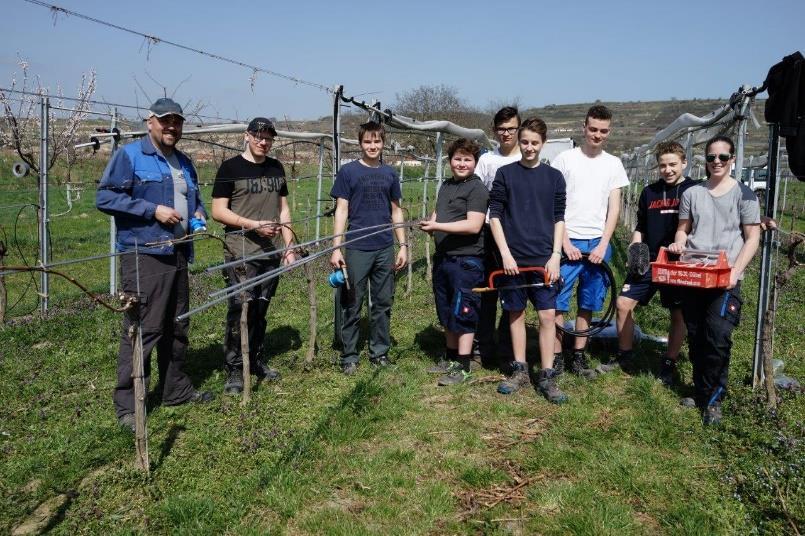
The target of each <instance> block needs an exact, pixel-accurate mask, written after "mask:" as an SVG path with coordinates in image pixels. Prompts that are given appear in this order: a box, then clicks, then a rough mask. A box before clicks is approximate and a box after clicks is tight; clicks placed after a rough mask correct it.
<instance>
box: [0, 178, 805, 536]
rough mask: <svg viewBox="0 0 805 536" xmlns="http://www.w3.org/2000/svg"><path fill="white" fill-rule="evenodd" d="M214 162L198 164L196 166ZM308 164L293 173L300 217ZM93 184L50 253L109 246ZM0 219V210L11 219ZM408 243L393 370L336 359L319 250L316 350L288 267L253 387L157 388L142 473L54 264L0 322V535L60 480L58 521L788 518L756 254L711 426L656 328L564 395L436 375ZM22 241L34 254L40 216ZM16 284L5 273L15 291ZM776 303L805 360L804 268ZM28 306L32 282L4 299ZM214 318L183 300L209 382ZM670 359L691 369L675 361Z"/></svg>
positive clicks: (798, 418)
mask: <svg viewBox="0 0 805 536" xmlns="http://www.w3.org/2000/svg"><path fill="white" fill-rule="evenodd" d="M209 173H212V171H210V170H209V169H202V177H204V176H206V175H205V174H209ZM314 182H315V181H308V182H304V181H301V182H300V183H299V184H298V185H292V188H297V190H296V203H297V206H296V209H297V211H296V213H297V216H296V217H298V214H299V213H300V212H301V211H302V210H303V209H305V208H306V199H308V197H309V195H310V191H312V190H311V189H312V185H313V183H314ZM6 185H8V183H6ZM6 187H8V186H6ZM797 187H798V188H800V190H797V192H801V191H802V190H801V186H799V185H797ZM22 189H23V188H22V187H18V190H22ZM420 191H421V184H420V183H416V182H414V183H410V184H407V185H406V197H407V198H408V199H411V200H412V201H411V204H412V206H415V203H416V198H415V195H416V194H418V193H419V192H420ZM88 193H89V190H88V191H87V192H85V194H84V196H82V200H81V202H80V203H77V204H76V206H74V208H73V211H72V212H71V213H70V214H68V215H65V216H62V217H59V218H56V219H55V220H54V222H53V224H52V229H53V232H54V242H53V248H54V258H57V259H60V258H70V257H78V256H84V255H92V254H97V253H102V252H104V251H105V250H106V248H107V247H108V244H107V242H106V229H107V228H106V222H107V219H106V218H105V217H104V216H102V215H100V214H99V213H97V212H96V211H94V209H93V208H92V196H91V195H87V194H88ZM206 193H207V195H208V192H206ZM432 193H433V192H432V190H431V195H432ZM17 195H18V197H19V198H20V199H22V200H25V199H27V198H25V197H24V196H25V195H27V194H26V193H25V192H18V194H17ZM789 195H791V191H789ZM54 198H55V197H54ZM55 199H58V198H55ZM3 203H6V201H5V200H4V201H3ZM0 214H5V213H0ZM82 214H86V216H81V215H82ZM4 217H5V216H4ZM11 221H12V223H13V215H12V218H11ZM31 221H32V220H30V219H29V220H28V221H27V222H26V223H27V224H29V225H30V223H31ZM33 221H35V220H33ZM7 222H8V220H2V223H0V225H2V226H3V228H4V229H6V231H7V232H8V227H7V225H8V224H7ZM308 231H309V232H310V231H312V228H309V230H308ZM26 232H27V231H26ZM326 232H327V231H326V230H325V231H324V233H326ZM20 234H22V233H20ZM413 242H414V246H413V249H414V258H415V261H416V270H415V273H414V278H413V282H414V288H413V292H412V293H411V295H410V296H405V281H404V278H402V279H400V280H399V281H398V287H397V296H396V302H395V306H394V313H393V315H392V334H393V338H394V347H393V351H392V359H394V360H395V361H396V365H395V366H394V367H393V368H392V369H390V370H383V371H376V370H372V369H371V368H370V367H368V366H366V363H365V362H364V363H363V364H362V366H361V368H360V369H359V373H358V374H357V375H356V376H354V377H344V376H343V375H341V374H340V373H339V372H338V371H337V369H336V368H335V367H334V365H333V360H334V359H336V357H337V353H336V352H335V351H334V350H333V349H331V348H330V345H329V341H330V339H331V337H332V310H331V307H330V306H329V304H330V303H331V292H330V290H329V288H328V287H327V286H326V283H325V275H326V272H327V267H326V266H325V264H324V263H323V262H322V263H318V264H317V265H316V267H317V273H318V274H319V276H320V277H319V286H318V298H319V303H320V309H319V314H320V316H319V341H320V348H319V352H318V355H317V357H316V360H315V362H314V364H313V366H312V367H311V368H309V370H306V368H305V367H304V363H303V357H304V352H305V342H306V340H307V336H308V333H307V297H306V295H305V293H304V292H299V289H301V288H304V281H303V279H302V276H301V274H296V273H294V274H291V275H288V276H286V277H285V278H284V279H283V280H282V281H281V283H280V287H279V291H278V295H277V296H276V298H275V301H274V302H273V303H272V306H271V309H270V311H269V323H268V324H269V327H268V333H267V344H268V347H269V353H270V354H271V355H272V356H273V357H272V360H273V362H272V364H273V365H274V366H276V367H278V368H279V369H280V370H281V372H282V374H283V379H282V380H281V381H280V382H278V383H274V384H260V385H258V386H257V387H256V389H255V391H254V394H253V400H252V403H251V404H250V405H249V406H248V407H246V408H241V407H240V405H239V400H238V399H234V398H231V397H223V396H219V398H217V399H216V400H215V401H214V402H213V403H212V404H210V405H209V406H206V407H178V408H167V407H162V406H160V405H158V404H156V403H155V404H152V406H151V409H150V413H149V421H148V422H149V434H150V437H149V440H150V456H151V462H152V472H151V476H150V478H145V477H144V476H143V475H142V474H140V473H139V472H138V471H137V470H136V469H135V468H134V465H133V459H134V452H133V441H132V438H131V436H130V435H129V434H127V433H125V432H123V431H121V430H120V429H119V428H118V427H117V424H116V421H115V419H114V412H113V408H112V403H111V390H112V387H113V384H114V377H115V356H116V350H117V344H118V338H119V325H120V319H119V317H118V316H117V315H115V314H112V313H109V312H108V311H106V310H104V309H101V308H99V307H96V306H93V305H92V304H91V303H89V302H88V300H86V299H84V298H80V297H79V296H78V294H77V293H76V292H75V290H73V289H71V288H70V287H68V286H67V285H63V284H61V283H54V288H53V290H54V297H53V305H54V310H53V312H52V314H51V316H50V317H49V318H48V319H46V320H42V319H39V318H37V317H35V316H34V317H19V316H17V317H16V318H15V320H14V321H13V322H12V323H10V324H9V325H6V326H5V327H4V328H2V330H0V400H2V406H0V455H1V456H2V460H3V463H2V464H0V532H8V531H10V530H11V528H12V527H14V526H15V525H17V524H18V523H20V522H21V521H22V520H23V519H25V517H26V516H27V515H28V514H30V513H31V512H32V511H33V510H34V509H35V508H36V506H37V505H38V504H39V503H41V502H42V501H43V500H46V499H48V498H49V497H52V496H53V495H56V494H58V493H70V494H71V495H72V496H73V499H72V501H71V502H70V504H69V505H68V506H67V508H66V509H65V510H64V512H63V514H62V515H61V516H60V517H59V518H58V519H56V520H55V521H54V522H53V523H52V527H51V529H52V530H53V532H55V533H57V534H72V533H103V534H107V533H109V534H119V533H126V534H130V533H149V534H208V533H227V534H322V533H324V534H350V535H352V534H431V533H437V534H478V533H484V534H509V533H521V534H533V533H540V534H568V533H573V534H618V535H620V534H747V533H764V534H765V533H770V534H776V533H790V532H791V531H792V529H791V526H790V522H789V518H790V519H793V520H794V521H795V522H796V523H798V524H799V527H800V529H801V527H802V521H803V518H804V517H805V499H804V497H805V489H803V485H804V484H803V477H802V474H803V470H802V469H803V468H802V460H803V456H805V446H804V445H805V444H803V433H802V432H803V430H802V422H803V418H802V417H803V414H805V407H803V401H802V398H797V397H794V396H793V395H790V394H785V395H784V403H783V405H782V406H781V407H780V409H779V410H778V411H777V412H776V413H774V414H770V413H768V412H767V411H765V410H764V409H763V408H762V400H760V399H759V398H758V395H757V394H756V393H754V392H753V391H751V389H750V388H748V387H747V386H746V379H747V378H748V376H749V373H750V369H751V349H752V336H753V333H754V329H753V328H754V300H755V294H756V282H755V281H756V274H755V273H753V274H752V275H751V276H750V277H749V278H748V280H747V283H746V286H745V290H744V296H745V297H746V306H745V313H744V317H743V322H742V325H741V327H740V329H739V330H737V331H736V334H735V347H734V350H733V363H732V372H731V378H730V381H731V385H730V388H731V396H730V398H729V399H728V402H727V404H726V407H725V413H726V415H727V418H726V420H725V425H724V426H723V427H722V428H720V429H718V430H703V429H702V427H701V424H700V419H699V416H698V414H697V413H696V412H692V411H689V410H685V409H683V408H681V407H679V406H678V405H677V400H678V396H679V395H680V394H685V389H684V388H680V389H679V390H677V391H676V392H675V391H670V390H667V389H664V388H662V387H661V386H660V385H659V383H657V382H656V381H655V380H654V379H653V376H652V375H651V374H650V372H648V371H651V370H653V368H654V366H655V364H656V362H657V358H658V357H659V356H660V355H661V349H660V348H658V347H656V346H653V345H649V344H644V345H643V346H642V347H641V348H640V359H641V361H640V363H641V364H642V365H643V369H645V370H646V371H647V372H644V373H640V374H637V375H634V376H629V375H626V374H623V373H620V372H618V373H612V374H609V375H607V376H604V377H601V378H599V379H598V380H597V381H595V382H593V383H589V382H585V381H583V380H580V379H578V378H573V377H569V376H565V377H563V378H562V379H561V380H560V385H561V386H562V388H563V389H565V390H566V391H567V392H568V394H569V395H570V397H571V399H570V403H569V404H567V405H566V406H563V407H556V406H552V405H549V404H548V403H546V402H545V401H544V400H543V399H542V398H541V397H540V396H538V395H537V394H536V393H535V392H534V391H533V390H529V391H527V392H522V393H518V394H516V395H515V396H512V397H503V396H501V395H498V394H496V393H495V373H494V372H491V371H482V370H481V371H477V372H475V373H474V374H473V378H475V379H476V380H478V381H476V382H475V383H472V384H464V385H460V386H457V387H455V388H438V387H436V386H435V381H434V378H433V377H431V376H428V375H427V374H426V373H425V372H424V369H425V368H426V367H427V365H429V363H430V360H431V359H432V358H433V357H434V356H435V355H436V354H437V353H438V352H439V349H440V347H441V338H440V337H441V335H440V331H439V329H438V328H437V327H436V320H435V314H434V311H433V304H432V294H431V291H430V289H429V288H428V285H427V282H426V280H425V277H424V275H425V274H424V268H425V266H424V262H423V261H422V258H423V254H424V242H423V238H422V236H421V235H420V234H416V233H415V234H414V235H413ZM199 246H200V247H199V250H198V251H199V259H198V263H197V265H196V266H195V267H194V269H193V273H192V276H191V284H192V287H193V303H194V304H200V303H202V302H203V301H204V299H205V297H206V293H207V292H208V291H210V290H213V289H217V288H220V287H221V286H222V285H223V281H222V280H221V278H220V276H217V275H207V274H204V273H203V270H202V268H203V267H205V266H208V265H210V264H214V263H217V262H219V261H220V258H221V252H220V247H219V246H218V245H217V244H215V243H212V242H211V241H209V243H207V242H202V243H200V244H199ZM24 247H29V248H30V249H31V250H32V251H33V253H34V254H35V250H36V236H35V231H34V233H33V236H32V237H31V240H30V241H29V242H27V243H26V245H25V246H24ZM29 258H30V257H29ZM616 259H620V260H622V259H623V252H622V250H620V251H618V252H617V255H616ZM12 260H13V262H18V261H19V259H16V260H14V257H13V256H12ZM7 262H9V263H11V260H9V259H7ZM614 264H615V266H616V269H617V268H618V266H620V265H621V264H622V263H621V262H617V261H616V262H615V263H614ZM68 271H69V273H71V274H73V275H75V276H76V277H77V278H78V279H79V280H82V281H88V282H90V284H91V286H92V288H95V289H98V290H103V289H104V288H105V287H106V284H107V280H106V277H107V265H106V263H105V261H101V262H99V263H98V262H96V263H92V264H87V265H79V266H74V267H71V268H70V269H69V270H68ZM619 279H620V275H619ZM25 281H26V279H25V277H23V276H13V277H9V278H8V283H9V290H10V294H11V296H10V298H11V301H12V303H13V301H14V300H16V299H17V298H18V297H19V296H21V295H22V294H21V293H22V289H23V288H24V283H25ZM780 300H781V301H780V308H779V316H778V329H777V332H776V339H775V349H776V357H779V358H781V359H783V360H785V362H786V372H787V373H788V374H790V375H793V376H795V377H798V378H802V377H804V375H803V372H804V371H803V364H802V359H801V356H802V353H801V347H802V342H803V330H802V327H801V316H802V314H803V307H802V303H805V275H803V272H802V271H800V273H798V274H797V275H796V277H795V278H794V280H793V281H792V282H791V284H790V286H789V287H788V288H787V290H786V291H785V292H784V293H783V294H782V295H781V297H780ZM35 306H36V301H35V298H34V296H32V295H31V294H30V292H29V293H28V294H27V295H26V296H25V297H24V298H23V300H22V302H21V303H20V305H19V306H18V307H20V308H23V309H24V307H28V308H31V307H35ZM23 309H18V311H22V310H23ZM23 312H24V311H23ZM533 317H534V315H533V313H531V318H533ZM637 319H638V323H639V324H640V326H641V327H642V329H643V330H644V331H646V332H648V333H652V334H655V335H661V334H663V332H664V330H665V329H666V326H667V313H666V312H665V311H664V310H662V309H661V308H660V307H659V305H658V304H656V303H653V304H652V305H650V306H649V307H645V308H642V309H640V310H639V311H638V314H637ZM223 324H224V307H222V306H217V307H214V308H212V309H210V310H209V311H207V312H205V313H203V314H200V315H198V316H196V317H194V318H193V320H192V328H191V335H190V343H191V349H190V354H189V373H190V374H191V376H192V378H193V380H194V383H195V384H196V385H198V386H200V387H201V388H204V389H210V390H213V391H215V392H217V393H221V391H222V388H223V382H224V377H223V374H222V372H221V363H222V353H221V340H222V334H223ZM532 342H533V341H532ZM603 357H604V355H603V354H602V353H596V354H595V355H594V358H596V359H601V358H603ZM681 372H682V376H683V379H684V381H685V383H686V384H687V385H689V384H690V366H689V364H688V363H687V361H684V362H683V363H682V370H681ZM767 475H768V476H767ZM498 499H500V500H498ZM781 499H782V500H781ZM496 501H497V502H496ZM783 503H784V504H785V507H783Z"/></svg>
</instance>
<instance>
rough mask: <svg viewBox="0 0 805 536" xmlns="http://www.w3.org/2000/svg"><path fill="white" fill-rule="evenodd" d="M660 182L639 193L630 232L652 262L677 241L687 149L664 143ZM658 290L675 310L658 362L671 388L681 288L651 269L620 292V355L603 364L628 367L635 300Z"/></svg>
mask: <svg viewBox="0 0 805 536" xmlns="http://www.w3.org/2000/svg"><path fill="white" fill-rule="evenodd" d="M655 156H656V158H657V168H658V170H659V173H660V180H658V181H657V182H655V183H653V184H650V185H649V186H647V187H645V188H644V189H643V191H642V192H641V193H640V199H639V201H638V205H637V207H638V208H637V225H636V226H635V230H634V233H633V234H632V244H634V243H636V242H645V243H646V244H647V245H648V249H649V258H650V260H651V261H655V260H656V259H657V254H658V253H659V251H660V248H661V247H667V246H668V245H669V244H670V243H671V242H673V241H674V233H675V232H676V228H677V224H678V223H679V200H680V199H681V198H682V192H684V191H685V190H687V189H688V188H690V187H691V186H693V185H694V184H696V181H694V180H693V179H690V178H688V177H685V175H684V172H685V167H686V166H687V160H686V158H685V149H684V148H683V147H682V146H681V145H680V144H679V143H677V142H675V141H672V142H665V143H660V144H659V145H658V146H657V149H656V151H655ZM658 290H659V292H660V302H661V303H662V306H663V307H665V308H666V309H668V310H669V311H670V313H671V326H670V328H669V330H668V350H667V352H666V354H665V357H664V359H663V361H662V363H661V364H660V370H659V374H658V378H659V379H660V381H661V382H662V383H663V384H664V385H666V386H669V387H670V386H671V385H672V384H673V381H674V375H675V372H676V360H677V358H678V357H679V349H680V348H681V346H682V340H683V339H684V337H685V321H684V320H683V318H682V301H681V294H680V291H679V288H678V287H673V286H669V285H657V284H655V283H652V282H651V271H650V270H649V271H648V272H646V273H645V274H644V275H636V274H629V275H628V276H627V277H626V281H624V283H623V288H622V289H621V293H620V296H618V301H617V307H618V316H617V325H618V356H617V360H616V361H614V362H612V363H608V364H605V365H601V367H600V368H601V370H603V371H608V370H612V369H613V368H618V367H619V366H621V365H626V366H628V363H629V361H630V360H631V359H632V344H633V339H634V317H633V311H634V309H635V307H636V306H637V304H638V303H639V304H640V305H647V304H648V303H649V302H650V301H651V298H652V297H653V296H654V294H655V293H656V292H657V291H658Z"/></svg>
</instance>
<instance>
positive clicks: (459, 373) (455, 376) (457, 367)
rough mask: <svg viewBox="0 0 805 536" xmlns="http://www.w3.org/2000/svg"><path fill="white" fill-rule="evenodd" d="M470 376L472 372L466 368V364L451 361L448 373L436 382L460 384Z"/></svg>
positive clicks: (444, 384) (442, 384)
mask: <svg viewBox="0 0 805 536" xmlns="http://www.w3.org/2000/svg"><path fill="white" fill-rule="evenodd" d="M469 377H470V373H469V372H468V371H467V370H465V369H464V366H462V364H461V363H458V362H456V361H453V362H452V363H450V367H449V369H448V371H447V374H445V375H444V376H442V377H441V378H439V381H438V382H436V384H437V385H441V386H446V385H458V384H459V383H462V382H464V381H465V380H467V378H469Z"/></svg>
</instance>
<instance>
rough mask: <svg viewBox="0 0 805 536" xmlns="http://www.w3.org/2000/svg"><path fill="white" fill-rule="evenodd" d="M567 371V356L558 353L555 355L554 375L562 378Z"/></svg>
mask: <svg viewBox="0 0 805 536" xmlns="http://www.w3.org/2000/svg"><path fill="white" fill-rule="evenodd" d="M564 371H565V354H563V353H562V352H556V353H555V354H553V374H554V376H561V375H562V373H563V372H564Z"/></svg>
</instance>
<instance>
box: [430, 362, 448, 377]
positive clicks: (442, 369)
mask: <svg viewBox="0 0 805 536" xmlns="http://www.w3.org/2000/svg"><path fill="white" fill-rule="evenodd" d="M448 372H450V361H448V360H446V359H440V360H439V362H438V363H436V364H435V365H433V366H432V367H430V368H429V369H428V374H447V373H448Z"/></svg>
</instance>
